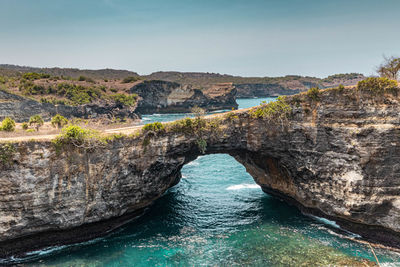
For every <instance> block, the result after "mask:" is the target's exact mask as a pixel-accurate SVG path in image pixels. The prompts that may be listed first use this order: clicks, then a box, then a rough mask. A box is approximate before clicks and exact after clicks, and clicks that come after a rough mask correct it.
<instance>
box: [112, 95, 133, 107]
mask: <svg viewBox="0 0 400 267" xmlns="http://www.w3.org/2000/svg"><path fill="white" fill-rule="evenodd" d="M110 98H111V99H112V100H114V101H115V102H116V103H117V104H121V105H124V106H129V107H133V106H134V105H135V104H136V101H137V98H138V95H137V94H131V95H125V94H113V95H110Z"/></svg>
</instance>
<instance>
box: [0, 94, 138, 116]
mask: <svg viewBox="0 0 400 267" xmlns="http://www.w3.org/2000/svg"><path fill="white" fill-rule="evenodd" d="M36 114H39V115H41V116H42V117H43V119H45V120H50V119H51V117H52V116H54V115H56V114H61V115H63V116H64V117H67V118H72V117H75V118H85V119H102V120H112V119H113V118H120V119H126V118H130V119H139V118H140V117H139V115H138V114H136V113H135V106H127V105H123V104H122V103H118V102H116V101H107V100H102V99H98V100H96V101H94V102H92V103H90V104H84V105H78V106H69V105H53V104H51V103H40V102H38V101H35V100H33V99H30V98H25V97H22V96H18V95H14V94H11V93H8V92H5V91H1V90H0V120H3V119H4V118H5V117H11V118H13V119H14V120H15V121H17V122H26V121H28V120H29V118H30V117H31V116H33V115H36Z"/></svg>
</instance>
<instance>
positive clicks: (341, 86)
mask: <svg viewBox="0 0 400 267" xmlns="http://www.w3.org/2000/svg"><path fill="white" fill-rule="evenodd" d="M338 90H339V91H340V92H343V90H344V86H343V84H339V86H338Z"/></svg>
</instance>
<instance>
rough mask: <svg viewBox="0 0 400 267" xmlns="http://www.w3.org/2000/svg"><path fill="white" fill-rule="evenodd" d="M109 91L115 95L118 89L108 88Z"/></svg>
mask: <svg viewBox="0 0 400 267" xmlns="http://www.w3.org/2000/svg"><path fill="white" fill-rule="evenodd" d="M110 91H111V92H113V93H116V92H118V89H115V88H110Z"/></svg>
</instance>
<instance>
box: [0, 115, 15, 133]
mask: <svg viewBox="0 0 400 267" xmlns="http://www.w3.org/2000/svg"><path fill="white" fill-rule="evenodd" d="M0 130H2V131H6V132H13V131H14V130H15V121H14V120H13V119H11V118H9V117H7V118H5V119H4V120H3V121H2V122H1V126H0Z"/></svg>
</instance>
